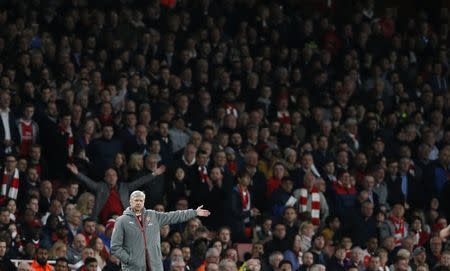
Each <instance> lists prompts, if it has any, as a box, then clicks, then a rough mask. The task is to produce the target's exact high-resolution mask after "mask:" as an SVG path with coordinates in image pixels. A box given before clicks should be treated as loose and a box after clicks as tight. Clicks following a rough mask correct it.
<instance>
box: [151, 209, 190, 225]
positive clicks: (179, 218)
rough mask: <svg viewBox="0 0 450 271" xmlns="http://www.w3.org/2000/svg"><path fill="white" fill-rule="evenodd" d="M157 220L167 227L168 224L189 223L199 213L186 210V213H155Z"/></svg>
mask: <svg viewBox="0 0 450 271" xmlns="http://www.w3.org/2000/svg"><path fill="white" fill-rule="evenodd" d="M155 216H156V219H157V220H158V221H159V224H160V225H161V226H162V225H167V224H177V223H181V222H184V221H188V220H189V219H191V218H194V217H196V216H197V212H196V211H195V210H193V209H189V210H184V211H173V212H167V213H163V212H155Z"/></svg>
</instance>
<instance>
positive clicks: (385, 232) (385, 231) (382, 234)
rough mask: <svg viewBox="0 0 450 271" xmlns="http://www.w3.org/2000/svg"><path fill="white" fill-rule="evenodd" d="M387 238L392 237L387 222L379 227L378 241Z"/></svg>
mask: <svg viewBox="0 0 450 271" xmlns="http://www.w3.org/2000/svg"><path fill="white" fill-rule="evenodd" d="M389 236H392V234H391V230H390V226H389V224H388V222H387V221H385V222H384V223H383V224H382V225H381V227H380V240H384V239H386V238H387V237H389Z"/></svg>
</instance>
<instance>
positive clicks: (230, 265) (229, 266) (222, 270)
mask: <svg viewBox="0 0 450 271" xmlns="http://www.w3.org/2000/svg"><path fill="white" fill-rule="evenodd" d="M237 270H238V269H237V266H236V263H235V262H234V261H233V260H231V259H223V260H221V261H220V263H219V271H237Z"/></svg>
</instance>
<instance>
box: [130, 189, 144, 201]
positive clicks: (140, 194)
mask: <svg viewBox="0 0 450 271" xmlns="http://www.w3.org/2000/svg"><path fill="white" fill-rule="evenodd" d="M134 198H143V199H145V193H144V192H142V191H140V190H136V191H133V193H131V195H130V200H132V199H134Z"/></svg>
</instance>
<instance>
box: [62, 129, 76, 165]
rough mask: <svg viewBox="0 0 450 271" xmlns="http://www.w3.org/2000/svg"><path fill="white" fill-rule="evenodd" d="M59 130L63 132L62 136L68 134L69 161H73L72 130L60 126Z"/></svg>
mask: <svg viewBox="0 0 450 271" xmlns="http://www.w3.org/2000/svg"><path fill="white" fill-rule="evenodd" d="M59 130H60V131H61V134H63V135H64V134H66V133H67V142H66V144H67V152H68V156H69V160H72V158H73V146H74V140H73V133H72V128H71V127H70V126H69V127H68V128H66V129H65V128H64V127H62V126H60V127H59Z"/></svg>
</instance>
